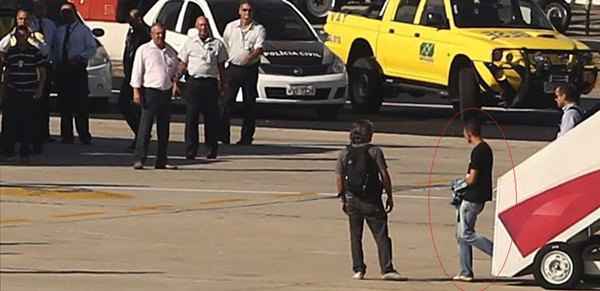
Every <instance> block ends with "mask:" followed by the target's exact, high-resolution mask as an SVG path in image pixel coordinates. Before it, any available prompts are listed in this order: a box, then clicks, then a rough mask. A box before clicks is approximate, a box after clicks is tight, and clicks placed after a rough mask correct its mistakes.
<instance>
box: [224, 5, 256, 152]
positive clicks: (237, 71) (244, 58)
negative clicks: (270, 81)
mask: <svg viewBox="0 0 600 291" xmlns="http://www.w3.org/2000/svg"><path fill="white" fill-rule="evenodd" d="M238 12H239V15H240V19H238V20H234V21H232V22H230V23H229V24H227V26H226V27H225V32H224V33H223V40H224V41H225V44H226V45H227V48H228V50H229V60H228V67H227V70H226V72H225V80H226V81H225V98H224V102H223V103H224V104H223V127H224V128H223V133H222V137H221V141H222V142H223V143H225V144H228V143H229V142H230V119H231V117H230V111H231V107H232V106H233V103H235V98H236V96H237V93H238V90H239V89H240V87H241V88H242V92H243V97H244V108H243V117H244V123H243V125H242V133H241V138H240V140H239V141H238V142H237V144H241V145H250V144H252V141H253V139H254V131H255V129H256V111H255V107H256V98H257V97H258V91H257V90H256V85H257V83H258V66H259V63H260V56H261V55H262V53H263V43H264V41H265V37H266V31H265V28H264V27H263V26H262V25H260V24H258V23H256V22H255V21H254V20H253V19H252V13H253V11H252V4H251V3H250V2H249V1H247V0H243V1H241V2H240V7H239V11H238Z"/></svg>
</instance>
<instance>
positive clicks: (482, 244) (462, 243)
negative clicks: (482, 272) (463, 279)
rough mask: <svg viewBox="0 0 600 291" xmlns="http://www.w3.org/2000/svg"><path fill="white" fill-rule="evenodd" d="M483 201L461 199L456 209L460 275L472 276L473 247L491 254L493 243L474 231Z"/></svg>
mask: <svg viewBox="0 0 600 291" xmlns="http://www.w3.org/2000/svg"><path fill="white" fill-rule="evenodd" d="M483 206H484V204H483V203H474V202H469V201H465V200H463V202H462V203H461V204H460V208H459V209H458V223H457V227H456V239H457V241H458V254H459V258H460V275H463V276H467V277H473V247H476V248H478V249H480V250H481V251H482V252H484V253H486V254H487V255H489V256H492V249H493V243H492V242H491V241H490V240H489V239H487V238H485V237H484V236H481V235H479V234H477V233H476V232H475V222H476V221H477V216H478V215H479V213H481V211H483Z"/></svg>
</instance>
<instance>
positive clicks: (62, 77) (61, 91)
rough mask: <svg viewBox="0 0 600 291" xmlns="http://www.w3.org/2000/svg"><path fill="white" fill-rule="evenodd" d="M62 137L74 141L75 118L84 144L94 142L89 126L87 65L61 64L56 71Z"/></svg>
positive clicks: (78, 132)
mask: <svg viewBox="0 0 600 291" xmlns="http://www.w3.org/2000/svg"><path fill="white" fill-rule="evenodd" d="M56 78H57V80H56V83H57V86H58V107H59V109H60V136H61V137H62V139H63V140H65V141H73V117H75V126H76V128H77V134H78V135H79V139H80V140H81V141H82V142H89V141H91V140H92V135H91V134H90V126H89V100H88V95H89V88H88V74H87V70H86V65H84V64H80V65H69V64H61V65H59V66H58V67H57V69H56Z"/></svg>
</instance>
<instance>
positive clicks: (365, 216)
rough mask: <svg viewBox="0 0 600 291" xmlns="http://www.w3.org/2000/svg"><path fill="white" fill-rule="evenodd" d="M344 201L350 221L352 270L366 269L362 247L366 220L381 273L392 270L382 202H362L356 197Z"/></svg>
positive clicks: (389, 241) (390, 247)
mask: <svg viewBox="0 0 600 291" xmlns="http://www.w3.org/2000/svg"><path fill="white" fill-rule="evenodd" d="M346 203H347V205H348V206H347V213H348V218H349V222H350V249H351V252H352V270H353V271H354V272H365V271H366V270H367V266H366V265H365V263H364V255H363V247H362V238H363V227H364V222H365V221H366V222H367V225H368V226H369V229H370V230H371V233H372V234H373V238H374V239H375V243H376V244H377V252H378V255H379V267H380V269H381V273H382V274H385V273H389V272H393V271H394V265H393V263H392V240H391V239H390V237H389V233H388V219H387V214H386V212H385V209H384V208H383V204H382V203H378V204H373V203H370V202H364V201H361V200H359V199H358V198H352V199H349V200H348V201H347V202H346Z"/></svg>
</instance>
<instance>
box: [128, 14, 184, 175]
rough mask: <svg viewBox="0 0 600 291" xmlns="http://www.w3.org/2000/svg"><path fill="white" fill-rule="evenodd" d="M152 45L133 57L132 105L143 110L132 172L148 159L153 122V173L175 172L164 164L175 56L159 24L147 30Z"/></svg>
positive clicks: (174, 168)
mask: <svg viewBox="0 0 600 291" xmlns="http://www.w3.org/2000/svg"><path fill="white" fill-rule="evenodd" d="M150 35H151V37H152V41H150V42H148V43H146V44H144V45H142V46H140V47H139V48H138V50H137V52H136V53H135V60H134V62H133V71H132V74H131V83H130V84H131V87H132V88H133V102H134V103H136V104H139V105H141V106H142V117H141V120H140V128H139V130H138V133H137V142H136V148H135V159H136V161H135V164H134V165H133V168H134V169H136V170H141V169H143V168H144V162H145V161H146V156H147V155H148V144H149V143H150V131H152V124H153V123H154V119H156V131H157V136H158V152H157V154H156V161H155V164H154V168H155V169H163V170H176V169H177V167H175V166H171V165H168V164H167V147H168V145H169V123H170V119H171V112H170V107H171V97H172V96H173V95H175V94H176V93H177V91H178V89H177V80H178V79H179V78H178V74H177V71H178V66H179V61H178V60H177V52H176V51H175V50H174V49H173V48H172V47H170V46H169V45H167V43H166V42H165V36H166V30H165V27H164V26H163V25H162V24H160V23H155V24H154V25H152V27H151V29H150Z"/></svg>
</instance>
